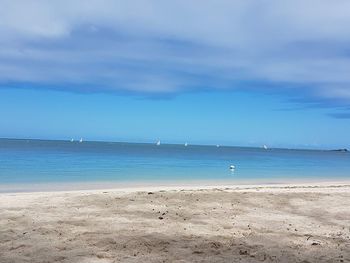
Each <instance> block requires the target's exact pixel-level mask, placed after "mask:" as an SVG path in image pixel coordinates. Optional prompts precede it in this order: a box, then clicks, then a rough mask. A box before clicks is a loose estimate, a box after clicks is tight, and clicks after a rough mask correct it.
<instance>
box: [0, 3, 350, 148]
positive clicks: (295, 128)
mask: <svg viewBox="0 0 350 263" xmlns="http://www.w3.org/2000/svg"><path fill="white" fill-rule="evenodd" d="M349 24H350V2H349V1H348V0H336V1H326V0H317V1H316V0H315V1H313V0H284V1H268V0H266V1H251V0H228V1H226V0H216V1H211V0H204V1H203V0H202V1H199V0H198V1H197V0H193V1H181V0H179V1H160V0H148V1H146V0H137V1H136V0H135V1H134V0H129V1H118V0H115V1H108V0H96V1H93V0H90V1H88V0H87V1H83V2H82V1H74V0H73V1H72V0H71V1H66V0H60V1H55V0H52V1H39V0H38V1H31V0H27V1H20V0H10V1H7V0H0V137H7V138H43V139H70V138H76V139H79V138H80V137H83V138H84V139H86V140H108V141H132V142H154V141H156V140H157V139H158V138H159V139H161V140H162V141H164V142H169V143H184V142H186V141H187V142H188V143H189V144H191V143H193V144H226V145H241V146H261V145H263V144H267V145H269V146H271V147H288V148H345V147H349V148H350V139H349V135H348V134H350V27H349V26H348V25H349Z"/></svg>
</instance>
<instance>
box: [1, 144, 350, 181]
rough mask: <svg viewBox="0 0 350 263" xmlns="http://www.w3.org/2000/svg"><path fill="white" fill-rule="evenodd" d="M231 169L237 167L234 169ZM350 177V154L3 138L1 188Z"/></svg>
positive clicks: (332, 179) (334, 179)
mask: <svg viewBox="0 0 350 263" xmlns="http://www.w3.org/2000/svg"><path fill="white" fill-rule="evenodd" d="M230 165H235V166H236V169H235V170H234V171H231V170H230V169H229V166H230ZM295 179H303V180H304V179H315V180H323V181H324V180H329V181H336V180H344V179H350V154H349V153H346V152H334V151H313V150H286V149H268V150H264V149H259V148H242V147H223V146H221V147H216V146H193V145H188V146H187V147H185V146H184V145H164V144H162V145H160V146H156V145H155V144H136V143H111V142H82V143H79V142H69V141H45V140H9V139H0V184H26V183H56V182H57V183H69V182H74V183H76V182H128V183H133V182H135V183H136V182H145V181H147V182H152V181H155V182H156V181H157V182H160V181H163V182H166V181H172V182H176V181H196V180H198V181H203V180H212V181H220V180H224V181H232V182H235V181H242V180H243V181H244V180H246V181H247V180H250V181H254V180H255V181H258V182H266V183H268V182H277V181H283V182H288V181H292V180H295Z"/></svg>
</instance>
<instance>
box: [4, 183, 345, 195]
mask: <svg viewBox="0 0 350 263" xmlns="http://www.w3.org/2000/svg"><path fill="white" fill-rule="evenodd" d="M8 187H9V188H8ZM21 187H22V188H21ZM335 187H337V188H339V187H350V180H341V181H326V180H325V181H315V180H309V181H308V180H304V181H300V180H295V181H294V182H293V181H291V180H289V182H269V183H259V182H256V181H254V182H251V183H248V182H247V181H242V182H227V181H223V182H220V183H218V182H216V183H215V182H213V181H187V182H182V181H178V182H166V183H164V182H163V183H160V182H144V183H140V182H138V183H127V184H125V183H124V184H121V183H115V182H113V183H107V182H93V183H90V182H80V183H58V184H57V183H49V184H47V183H45V184H26V185H25V186H24V187H23V185H21V184H19V185H13V184H11V185H6V184H3V185H1V184H0V196H3V195H14V194H15V195H19V194H35V193H38V194H54V193H98V192H101V191H109V192H120V193H135V192H147V191H180V190H186V191H196V190H212V189H226V190H242V189H246V190H248V189H254V190H255V189H288V188H293V189H302V188H335Z"/></svg>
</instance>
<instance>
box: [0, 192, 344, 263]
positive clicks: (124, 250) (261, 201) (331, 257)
mask: <svg viewBox="0 0 350 263" xmlns="http://www.w3.org/2000/svg"><path fill="white" fill-rule="evenodd" d="M151 190H152V189H144V191H141V190H140V189H139V190H138V191H132V190H128V191H123V190H120V189H118V190H94V191H72V192H48V193H12V194H1V195H0V262H1V263H7V262H16V263H20V262H75V263H80V262H84V263H85V262H86V263H87V262H101V263H102V262H350V185H320V186H315V185H313V186H294V187H293V186H274V187H272V186H259V187H258V186H250V187H216V188H212V189H210V188H209V187H206V188H205V189H201V188H200V187H196V189H193V190H190V189H186V190H181V188H177V189H173V190H172V189H167V190H166V191H162V190H161V189H160V188H159V189H153V190H152V191H151Z"/></svg>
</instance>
